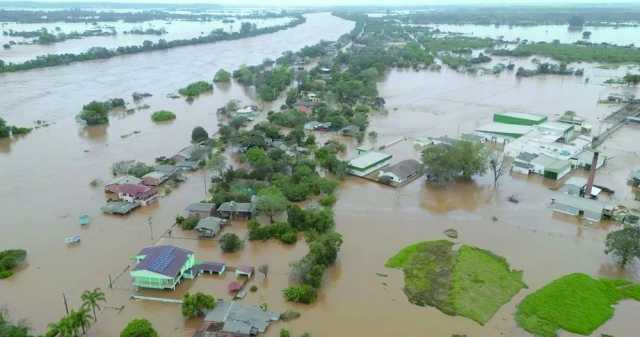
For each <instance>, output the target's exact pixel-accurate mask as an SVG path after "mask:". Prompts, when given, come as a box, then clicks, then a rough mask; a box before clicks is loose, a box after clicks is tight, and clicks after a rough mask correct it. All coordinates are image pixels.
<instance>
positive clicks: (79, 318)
mask: <svg viewBox="0 0 640 337" xmlns="http://www.w3.org/2000/svg"><path fill="white" fill-rule="evenodd" d="M68 317H69V319H70V320H71V322H73V324H74V325H75V327H76V329H77V328H78V327H80V328H82V334H83V335H84V334H86V333H87V328H88V327H89V326H90V325H91V318H92V317H91V315H90V314H89V309H87V308H82V309H80V310H78V311H75V310H72V311H71V313H69V316H68Z"/></svg>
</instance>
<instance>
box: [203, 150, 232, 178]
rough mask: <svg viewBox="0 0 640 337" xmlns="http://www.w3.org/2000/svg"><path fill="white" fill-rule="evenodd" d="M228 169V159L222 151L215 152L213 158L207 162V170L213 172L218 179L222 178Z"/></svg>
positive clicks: (212, 153)
mask: <svg viewBox="0 0 640 337" xmlns="http://www.w3.org/2000/svg"><path fill="white" fill-rule="evenodd" d="M226 168H227V157H225V156H224V154H223V153H222V152H221V151H217V150H213V151H212V152H211V158H209V160H208V161H207V169H209V170H212V171H213V172H214V173H215V174H216V175H217V177H222V174H223V173H224V171H225V169H226Z"/></svg>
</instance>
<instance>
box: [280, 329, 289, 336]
mask: <svg viewBox="0 0 640 337" xmlns="http://www.w3.org/2000/svg"><path fill="white" fill-rule="evenodd" d="M280 337H291V334H290V333H289V330H285V329H282V330H280Z"/></svg>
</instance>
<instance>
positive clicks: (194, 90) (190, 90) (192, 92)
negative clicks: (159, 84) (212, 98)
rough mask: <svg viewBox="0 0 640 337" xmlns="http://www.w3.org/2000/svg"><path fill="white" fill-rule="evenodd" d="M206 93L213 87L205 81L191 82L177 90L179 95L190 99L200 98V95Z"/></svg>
mask: <svg viewBox="0 0 640 337" xmlns="http://www.w3.org/2000/svg"><path fill="white" fill-rule="evenodd" d="M207 91H213V85H211V83H208V82H206V81H198V82H193V83H191V84H189V85H188V86H186V87H184V88H182V89H180V90H178V92H179V93H180V95H182V96H187V97H191V98H193V97H197V96H200V94H203V93H205V92H207Z"/></svg>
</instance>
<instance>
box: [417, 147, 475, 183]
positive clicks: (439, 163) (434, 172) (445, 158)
mask: <svg viewBox="0 0 640 337" xmlns="http://www.w3.org/2000/svg"><path fill="white" fill-rule="evenodd" d="M422 161H423V163H424V165H425V166H426V167H427V174H428V177H429V179H430V180H432V181H436V182H448V181H452V180H455V179H471V177H472V176H473V175H476V174H483V173H484V172H485V171H486V169H487V155H486V151H485V148H484V145H482V144H480V143H473V142H468V141H458V142H456V143H455V144H454V145H444V144H437V145H430V146H428V147H427V148H425V149H424V151H423V152H422Z"/></svg>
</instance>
